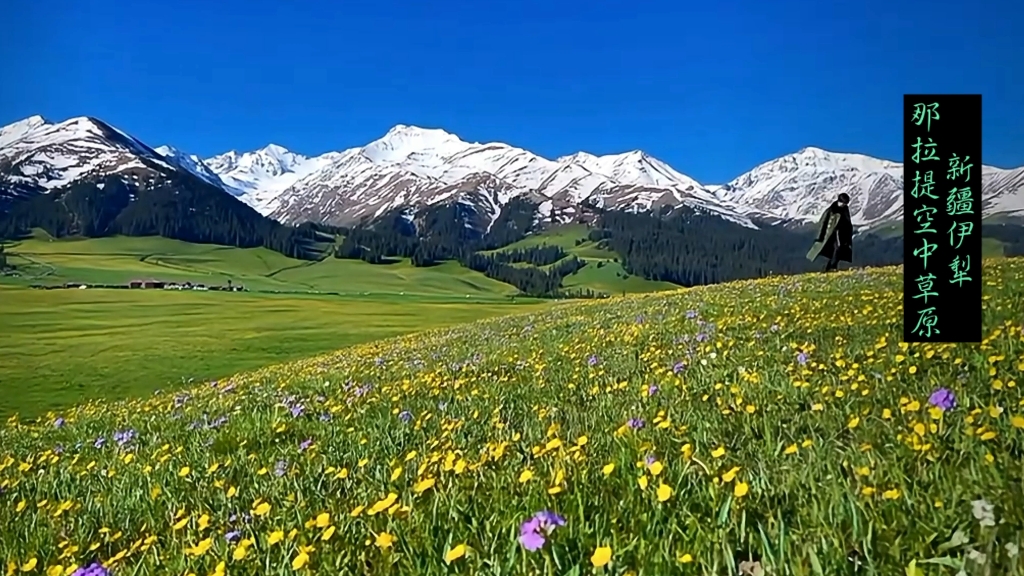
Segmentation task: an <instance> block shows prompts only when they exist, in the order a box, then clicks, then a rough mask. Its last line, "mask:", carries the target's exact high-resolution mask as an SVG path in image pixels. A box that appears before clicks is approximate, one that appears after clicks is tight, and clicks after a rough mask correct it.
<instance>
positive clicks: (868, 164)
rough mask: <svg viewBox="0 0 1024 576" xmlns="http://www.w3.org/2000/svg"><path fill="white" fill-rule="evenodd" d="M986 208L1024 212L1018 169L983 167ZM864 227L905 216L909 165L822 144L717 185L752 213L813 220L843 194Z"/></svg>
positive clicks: (718, 192)
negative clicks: (905, 172) (906, 167)
mask: <svg viewBox="0 0 1024 576" xmlns="http://www.w3.org/2000/svg"><path fill="white" fill-rule="evenodd" d="M982 186H983V188H984V202H983V211H984V213H985V215H986V216H988V215H992V214H999V213H1024V186H1022V185H1021V181H1020V180H1019V179H1018V178H1017V177H1015V175H1014V174H1013V171H1001V170H999V169H997V168H992V167H990V166H985V167H983V170H982ZM844 192H845V193H846V194H849V196H850V216H851V219H852V221H853V224H854V225H855V226H858V227H867V226H873V225H876V224H879V223H882V222H890V221H893V220H897V219H899V218H901V217H902V216H903V164H902V163H900V162H893V161H891V160H883V159H879V158H873V157H871V156H865V155H863V154H852V153H842V152H831V151H828V150H823V149H821V148H817V147H808V148H803V149H801V150H799V151H797V152H795V153H792V154H786V155H785V156H782V157H779V158H776V159H774V160H769V161H768V162H765V163H763V164H761V165H759V166H756V167H755V168H754V169H752V170H751V171H749V172H747V173H746V174H743V175H741V176H739V177H738V178H736V179H735V180H733V181H731V182H729V183H728V184H726V185H723V186H721V187H717V188H716V189H715V191H714V194H715V196H717V197H718V198H719V199H720V200H722V201H724V202H726V203H728V204H730V205H732V206H733V207H734V208H736V209H737V210H740V211H741V212H743V213H745V214H748V215H750V216H761V217H771V218H775V219H781V220H793V221H813V220H816V219H817V218H818V217H819V216H820V215H821V212H822V211H823V210H824V209H825V208H826V207H827V206H828V205H829V204H831V203H832V201H833V200H835V198H836V196H838V195H839V194H840V193H844Z"/></svg>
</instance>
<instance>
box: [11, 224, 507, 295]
mask: <svg viewBox="0 0 1024 576" xmlns="http://www.w3.org/2000/svg"><path fill="white" fill-rule="evenodd" d="M7 254H8V258H9V260H10V262H11V264H13V265H14V266H16V267H17V270H18V272H19V275H18V276H7V277H0V282H8V283H14V284H21V285H27V284H42V285H57V284H64V283H66V282H86V283H97V284H104V283H107V284H123V283H127V282H129V281H131V280H134V279H149V278H154V279H158V280H163V281H169V282H172V281H173V282H186V281H189V282H193V283H195V282H201V283H206V284H216V285H224V284H227V281H228V280H232V282H233V283H234V284H242V285H244V286H245V287H246V288H248V289H250V290H256V291H278V292H311V291H312V292H332V293H341V294H362V293H364V292H370V293H374V294H401V293H405V294H409V295H432V296H448V297H454V296H460V297H464V296H465V295H467V294H469V295H470V296H471V297H480V298H492V299H493V298H504V297H505V296H507V295H511V294H514V293H515V288H513V287H512V286H509V285H507V284H503V283H501V282H497V281H494V280H491V279H489V278H487V277H485V276H484V275H483V274H479V273H476V272H473V271H471V270H466V269H465V268H462V267H460V266H458V265H457V264H454V263H444V264H441V265H439V266H432V267H427V268H415V267H413V266H411V265H410V264H409V263H408V261H402V262H398V263H395V264H381V265H370V264H366V263H364V262H360V261H355V260H339V259H336V258H325V259H324V260H321V261H306V260H296V259H293V258H289V257H287V256H284V255H282V254H280V253H278V252H274V251H272V250H268V249H266V248H234V247H227V246H217V245H213V244H190V243H188V242H180V241H178V240H170V239H167V238H161V237H156V236H151V237H126V236H116V237H110V238H88V239H80V238H61V239H53V238H50V237H49V236H47V235H46V234H45V233H42V232H37V233H36V234H35V235H34V236H33V237H32V238H31V239H27V240H22V241H18V242H14V243H11V244H8V245H7Z"/></svg>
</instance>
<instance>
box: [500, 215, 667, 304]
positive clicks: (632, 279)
mask: <svg viewBox="0 0 1024 576" xmlns="http://www.w3.org/2000/svg"><path fill="white" fill-rule="evenodd" d="M589 233H590V229H589V228H588V227H587V225H586V224H565V225H561V226H554V227H552V228H549V229H547V230H544V231H541V232H539V233H537V234H532V235H530V236H527V237H526V238H524V239H522V240H520V241H518V242H515V243H513V244H510V245H508V246H506V247H504V248H500V249H498V250H494V251H493V252H501V251H506V250H515V249H517V248H531V247H534V246H559V247H561V248H562V249H564V250H565V251H566V252H568V253H569V254H570V255H574V256H576V257H578V258H580V259H582V260H586V261H587V266H585V267H584V268H582V269H580V270H579V271H578V272H576V273H575V274H571V275H569V276H567V277H566V278H565V280H563V281H562V286H564V287H565V288H568V289H585V288H589V289H591V290H593V291H595V292H603V293H606V294H611V295H619V294H622V293H624V292H625V293H627V294H635V293H646V292H659V291H665V290H677V289H679V286H677V285H675V284H672V283H670V282H655V281H651V280H646V279H644V278H642V277H640V276H634V275H628V276H627V277H626V278H623V277H622V276H621V275H623V274H625V270H623V268H622V265H621V264H619V263H618V262H616V260H617V259H618V255H617V254H615V252H612V251H611V250H606V249H603V248H599V247H598V246H597V242H593V241H591V240H587V237H588V235H589ZM580 241H582V243H579V244H578V242H580ZM598 263H603V265H602V267H601V268H598V267H597V265H598ZM523 266H527V264H523ZM549 267H550V266H544V267H542V268H549Z"/></svg>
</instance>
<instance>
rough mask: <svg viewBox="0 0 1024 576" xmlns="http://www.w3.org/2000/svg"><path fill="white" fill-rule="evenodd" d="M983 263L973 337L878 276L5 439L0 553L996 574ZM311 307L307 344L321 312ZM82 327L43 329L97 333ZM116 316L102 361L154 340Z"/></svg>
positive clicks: (360, 354)
mask: <svg viewBox="0 0 1024 576" xmlns="http://www.w3.org/2000/svg"><path fill="white" fill-rule="evenodd" d="M985 266H986V269H985V284H984V293H985V298H986V302H985V308H984V311H985V312H984V316H985V317H984V331H983V335H984V343H983V344H982V345H977V344H941V343H933V344H909V345H908V344H904V343H901V340H902V328H903V325H902V312H901V311H902V278H901V275H900V272H899V269H897V268H879V269H870V270H856V271H846V272H840V273H837V274H831V275H824V274H812V275H806V276H790V277H774V278H769V279H764V280H756V281H746V282H734V283H729V284H722V285H716V286H709V287H702V288H694V289H691V290H683V291H676V292H673V293H666V294H650V295H634V296H629V297H626V298H618V299H613V300H597V301H583V302H570V303H565V304H561V305H556V306H553V307H548V308H547V309H544V310H538V311H536V312H534V313H530V314H526V315H517V316H506V317H501V318H495V319H489V320H483V321H481V322H478V323H474V324H469V325H463V326H458V327H454V328H450V329H442V330H437V331H432V332H427V333H418V334H414V335H409V336H404V337H399V338H395V339H389V340H384V341H377V342H372V343H365V344H358V345H356V346H353V347H350V348H347V349H344V350H340V351H337V352H333V353H329V354H324V355H321V356H317V357H312V358H308V359H303V360H298V361H295V362H288V363H284V364H279V365H276V366H269V367H265V368H259V369H255V370H253V371H249V372H244V373H240V374H237V375H235V376H233V377H230V378H223V379H221V382H220V383H219V384H218V385H217V386H216V387H212V386H210V385H202V386H193V387H191V388H189V389H188V390H187V392H188V394H186V395H181V392H182V390H175V391H168V392H165V393H162V394H159V395H155V396H154V395H149V396H147V397H145V398H139V399H131V400H127V401H123V402H93V403H89V404H86V405H80V406H78V407H76V408H73V409H64V410H60V411H59V412H56V413H55V414H53V415H50V416H48V417H45V418H42V419H40V420H39V421H37V422H28V421H24V420H22V421H11V422H8V423H7V425H5V426H2V427H0V488H3V489H4V492H3V497H2V499H0V525H3V526H5V527H6V529H5V530H4V531H2V532H0V559H4V560H5V561H6V562H8V563H9V564H8V566H9V567H13V570H15V572H17V571H18V570H26V569H27V570H29V571H35V572H37V573H47V572H49V573H53V574H56V573H62V574H67V573H70V572H71V571H73V569H74V568H75V567H76V566H78V565H81V564H83V563H85V562H88V561H91V560H93V559H95V560H99V561H101V562H103V563H104V564H105V565H106V566H107V567H109V568H112V569H113V571H114V573H115V574H135V575H139V576H147V575H163V574H189V573H192V574H210V573H216V574H229V573H230V574H257V573H258V574H274V575H284V574H293V573H295V572H296V571H304V572H307V573H311V574H338V573H349V572H352V571H353V568H352V567H357V568H356V569H355V570H354V571H355V572H358V573H361V574H421V575H434V574H438V575H440V574H453V573H459V574H483V573H487V574H500V575H511V574H571V575H583V574H615V575H620V576H621V575H625V574H635V575H637V576H640V575H643V574H647V575H655V574H656V575H661V574H694V575H698V574H699V575H704V574H713V575H718V574H723V575H724V574H733V575H735V574H738V573H739V570H738V567H737V563H738V559H737V558H739V559H744V558H748V557H749V556H750V555H756V557H757V558H758V562H757V564H758V566H759V568H760V571H756V572H753V573H760V574H765V575H772V574H778V575H786V576H825V575H829V576H831V575H842V574H878V575H886V576H888V575H896V574H907V575H913V576H939V575H948V576H954V575H957V574H967V575H969V576H995V575H1000V576H1002V575H1019V574H1022V573H1024V562H1022V557H1021V554H1020V549H1019V548H1020V545H1021V543H1022V535H1024V512H1022V511H1024V494H1022V492H1021V490H1020V486H1021V485H1022V483H1024V468H1022V466H1021V463H1020V454H1021V446H1024V395H1022V385H1021V384H1022V383H1021V382H1020V375H1021V374H1022V373H1024V327H1022V325H1021V317H1020V311H1021V306H1020V303H1021V302H1022V301H1024V284H1022V283H1021V282H1020V278H1021V277H1024V259H1020V258H1017V259H994V260H987V261H986V262H985ZM84 292H85V294H83V297H88V296H87V295H88V293H89V291H84ZM97 292H98V291H97ZM111 292H113V291H111ZM14 293H18V292H17V291H15V292H14ZM21 293H26V292H24V291H23V292H21ZM55 293H56V292H55ZM72 293H74V294H76V296H77V291H72ZM6 296H7V294H4V297H5V298H6ZM175 296H182V297H185V296H187V295H184V294H181V295H178V294H176V295H175ZM220 296H222V297H224V298H225V299H227V298H229V297H231V296H234V295H230V294H221V295H220ZM245 296H250V295H245ZM271 302H274V303H275V304H270V303H271ZM285 302H291V300H290V299H286V300H283V301H277V300H270V299H268V298H266V297H261V299H259V300H257V301H253V302H252V303H251V308H248V309H246V310H243V309H241V308H237V309H236V312H237V316H226V317H224V318H223V321H221V322H217V323H209V324H203V325H202V326H201V329H202V332H201V331H198V330H192V331H191V332H190V333H191V334H192V337H199V336H200V335H201V334H202V333H203V332H205V333H207V334H209V335H210V340H209V341H206V342H204V344H205V345H208V346H215V345H217V342H215V341H214V340H215V339H217V338H218V337H219V338H220V339H221V340H229V341H230V340H232V338H230V336H229V335H230V334H231V332H232V330H233V329H235V330H239V331H246V332H248V331H252V332H256V331H257V329H256V328H254V327H252V325H251V322H252V320H251V318H250V317H251V316H256V315H257V310H259V309H260V308H261V307H269V308H274V307H281V308H287V307H289V306H295V307H299V308H305V306H306V305H303V304H299V303H294V304H286V303H285ZM317 302H318V303H317V304H315V305H310V306H315V307H314V308H313V309H312V311H307V312H303V314H305V315H306V316H305V317H306V318H307V320H306V322H308V323H309V324H310V325H317V326H319V325H320V324H318V323H319V322H322V321H323V317H324V316H328V315H330V314H332V313H334V312H333V311H332V310H331V309H328V308H325V307H323V306H325V305H324V304H322V303H321V302H320V301H317ZM185 304H187V305H185V306H183V307H182V308H180V309H177V310H164V311H163V312H160V313H159V314H157V315H156V316H158V317H160V318H164V317H166V316H168V315H175V314H177V313H181V314H184V313H185V312H187V311H188V310H189V309H190V308H191V307H192V306H194V302H191V301H190V302H187V303H185ZM140 305H141V304H140ZM161 305H162V306H163V305H166V303H164V304H161ZM64 308H69V309H72V310H74V309H75V308H76V306H64ZM130 308H132V307H125V306H122V305H120V304H118V305H117V308H116V309H117V310H118V311H122V312H123V311H125V310H127V309H130ZM87 309H88V306H85V305H83V308H82V312H81V313H79V315H78V317H77V318H78V319H77V320H75V321H74V322H69V321H68V320H67V319H64V318H61V317H59V313H57V312H54V313H53V314H55V316H54V317H53V319H52V321H51V322H52V323H53V324H54V325H55V327H56V330H58V331H59V330H61V329H70V328H68V327H69V326H70V325H72V324H73V325H75V326H77V328H75V330H77V331H79V332H86V331H87V330H88V329H87V327H88V326H89V325H90V324H91V323H94V322H99V323H100V324H102V323H103V322H106V321H105V320H99V319H96V318H90V317H89V314H86V313H85V310H87ZM459 309H460V308H452V309H450V310H449V312H448V313H446V314H443V316H444V318H445V320H451V321H455V320H456V319H455V318H451V316H453V315H455V311H456V310H459ZM379 310H380V307H379V306H377V305H374V306H373V308H372V313H374V314H376V313H377V312H378V311H379ZM462 310H465V309H464V308H462ZM211 313H212V314H216V313H215V312H211ZM337 313H338V314H339V317H345V315H346V314H350V313H351V311H349V312H345V311H342V310H341V309H340V308H339V310H338V312H337ZM37 314H39V312H37ZM140 314H142V318H140V319H139V326H138V329H137V330H135V331H133V332H132V334H133V335H134V336H135V337H134V338H132V337H131V336H129V335H128V334H127V333H126V334H123V335H121V336H119V337H118V338H117V339H116V342H118V343H120V344H121V345H122V346H124V345H130V344H131V343H132V341H133V340H138V339H140V338H143V339H145V338H153V337H154V336H153V335H154V334H159V332H156V331H149V332H147V331H146V330H150V329H151V328H152V327H151V326H150V327H149V328H145V329H144V326H147V325H148V324H151V323H149V322H147V320H146V319H145V314H144V313H140ZM296 314H297V312H294V311H292V312H287V313H285V314H284V316H282V319H281V320H279V321H278V322H275V324H281V323H285V324H287V322H288V321H286V320H284V317H285V316H292V317H294V316H295V315H296ZM41 317H42V316H36V319H35V320H33V322H34V321H36V320H38V319H39V318H41ZM27 321H28V320H26V322H27ZM291 321H292V322H295V320H294V319H293V320H291ZM161 322H164V320H161ZM196 323H197V324H200V323H201V320H199V319H197V322H196ZM297 323H298V324H302V323H301V322H297ZM418 323H419V322H418ZM233 324H234V325H235V326H234V327H233V326H232V325H233ZM239 326H242V327H239ZM245 326H248V327H245ZM44 331H45V329H44ZM289 332H290V331H289V330H288V329H287V327H285V329H280V328H278V329H277V330H275V333H276V335H275V337H276V338H278V339H279V340H271V339H267V340H264V341H263V342H262V343H261V344H260V346H279V345H283V343H284V342H287V339H288V336H289ZM140 334H143V336H139V335H140ZM146 334H148V335H146ZM74 337H78V336H74ZM32 339H36V338H29V340H32ZM40 340H41V342H45V341H46V339H40ZM29 345H30V343H29V342H26V341H22V343H21V344H19V345H18V346H17V347H16V349H27V347H29ZM179 345H180V341H179V340H176V341H173V342H166V343H164V346H165V347H167V346H172V347H177V346H179ZM157 347H159V346H157ZM172 349H174V348H172ZM228 351H229V350H224V352H228ZM4 352H5V354H4V357H6V351H4ZM86 352H87V351H86V350H84V349H83V357H84V356H85V355H86ZM97 353H98V352H97ZM256 356H258V355H256ZM255 361H256V358H254V362H255ZM132 369H140V370H142V369H145V367H142V366H141V365H138V366H136V365H125V366H116V365H115V366H114V367H112V368H111V371H110V375H111V376H112V377H114V378H117V377H118V376H119V375H124V374H128V373H130V371H131V370H132ZM851 558H853V562H851V560H850V559H851ZM748 566H749V565H748ZM26 567H27V568H26ZM858 567H859V569H858V570H855V569H856V568H858Z"/></svg>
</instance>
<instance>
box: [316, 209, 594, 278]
mask: <svg viewBox="0 0 1024 576" xmlns="http://www.w3.org/2000/svg"><path fill="white" fill-rule="evenodd" d="M535 209H536V205H535V204H532V203H530V202H528V201H526V200H522V199H514V200H512V201H511V202H509V203H508V204H507V205H506V206H505V207H504V208H503V209H502V211H501V213H500V214H499V215H498V217H497V219H496V220H495V221H494V223H493V224H492V225H491V228H490V230H489V231H488V232H487V233H486V234H481V233H480V232H479V231H478V229H477V227H475V226H473V225H472V224H473V221H474V219H475V218H477V217H478V216H479V215H478V214H476V213H475V212H474V211H473V210H472V208H470V207H468V206H465V205H462V204H459V203H455V204H450V205H442V206H431V207H427V208H425V209H422V210H421V211H420V212H418V213H416V214H415V216H412V217H411V215H410V213H409V211H408V210H406V209H399V210H395V211H392V212H389V213H388V214H385V215H384V216H382V217H381V218H380V219H378V220H376V221H372V222H367V223H363V224H362V225H360V226H358V227H355V228H352V229H350V230H348V234H347V235H346V236H345V239H344V240H343V241H342V242H341V244H340V245H339V246H338V248H337V250H336V252H335V256H337V257H338V258H348V259H359V260H363V261H364V262H368V263H370V264H390V263H394V262H395V261H396V259H398V258H409V259H410V261H411V263H412V265H413V266H418V267H425V266H434V265H436V264H438V263H440V262H442V261H446V260H454V261H457V262H459V263H460V264H461V265H463V266H465V267H466V268H469V269H470V270H474V271H476V272H480V273H482V274H484V275H485V276H487V277H488V278H491V279H494V280H498V281H499V282H504V283H506V284H510V285H512V286H515V287H516V288H517V289H519V291H520V292H521V293H522V294H524V295H528V296H538V297H555V296H557V295H559V293H560V288H561V284H562V279H563V278H565V277H566V276H568V275H569V274H572V273H574V272H576V271H577V270H579V269H580V268H582V267H583V266H584V265H585V264H586V263H585V262H584V261H583V260H580V259H578V258H575V257H573V258H568V259H567V258H566V256H567V254H566V252H565V250H563V249H562V248H560V247H553V246H535V247H529V248H519V249H515V250H511V251H508V252H493V253H489V254H485V253H483V252H484V251H487V250H493V249H495V248H501V247H503V246H507V245H509V244H512V243H514V242H516V241H518V240H521V239H522V238H524V237H525V236H526V233H527V232H529V231H530V230H531V227H532V224H533V215H534V213H535ZM559 261H562V262H561V263H558V262H559ZM516 263H522V264H530V265H529V266H513V264H516ZM556 263H557V264H556ZM551 264H553V266H552V267H551V268H550V269H548V270H541V269H540V268H538V266H547V265H551Z"/></svg>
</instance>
